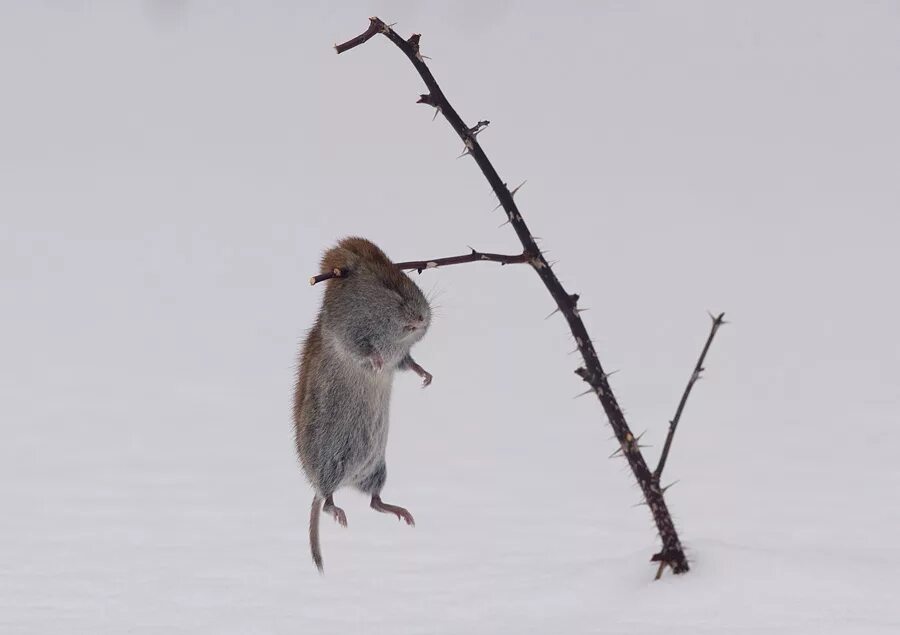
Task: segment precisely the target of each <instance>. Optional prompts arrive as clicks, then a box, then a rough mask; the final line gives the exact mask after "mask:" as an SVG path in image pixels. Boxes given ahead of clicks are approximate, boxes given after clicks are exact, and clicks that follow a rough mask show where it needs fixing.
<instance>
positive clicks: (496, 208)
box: [491, 203, 503, 212]
mask: <svg viewBox="0 0 900 635" xmlns="http://www.w3.org/2000/svg"><path fill="white" fill-rule="evenodd" d="M501 207H503V203H497V204H496V205H495V206H494V209H492V210H491V211H492V212H496V211H497V210H498V209H500V208H501Z"/></svg>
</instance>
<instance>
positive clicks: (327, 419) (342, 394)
mask: <svg viewBox="0 0 900 635" xmlns="http://www.w3.org/2000/svg"><path fill="white" fill-rule="evenodd" d="M323 353H324V355H322V357H321V358H320V359H319V360H318V361H319V364H318V368H310V369H309V371H311V372H312V375H311V377H314V380H313V381H311V382H310V383H309V385H308V394H307V395H306V400H305V403H304V407H303V410H302V413H301V418H302V420H303V421H302V422H301V424H302V425H301V430H302V431H301V435H300V439H299V442H300V446H301V447H300V458H301V462H302V464H303V468H304V471H305V472H306V474H307V477H308V478H309V480H310V481H311V482H312V484H313V486H314V487H315V489H316V490H317V493H318V494H319V495H320V496H328V495H330V494H332V493H333V492H334V491H335V490H336V489H338V488H340V487H344V486H356V487H359V488H360V489H363V490H365V491H368V490H370V489H372V487H371V483H372V482H375V484H376V485H377V489H379V490H380V484H379V479H380V483H382V484H383V480H384V474H383V473H384V470H385V467H384V453H385V448H386V447H387V437H388V408H389V405H390V397H391V385H392V383H393V378H394V369H395V367H394V366H393V365H391V366H388V365H386V366H385V368H384V369H383V370H382V371H381V372H379V373H376V372H374V371H373V370H372V369H371V368H367V367H365V366H364V365H362V364H361V363H360V362H358V361H357V360H355V359H353V358H352V357H350V356H348V355H346V354H344V353H343V352H342V351H340V350H336V349H335V348H334V347H333V346H329V345H327V344H326V346H324V347H323ZM379 475H380V476H379Z"/></svg>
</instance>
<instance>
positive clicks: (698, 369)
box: [653, 313, 725, 485]
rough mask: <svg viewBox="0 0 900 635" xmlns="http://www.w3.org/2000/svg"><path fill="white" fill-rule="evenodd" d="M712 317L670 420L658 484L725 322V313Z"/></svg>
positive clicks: (657, 474)
mask: <svg viewBox="0 0 900 635" xmlns="http://www.w3.org/2000/svg"><path fill="white" fill-rule="evenodd" d="M710 317H712V321H713V323H712V328H711V329H710V330H709V337H707V338H706V344H705V345H704V346H703V351H702V352H701V353H700V357H699V358H698V359H697V364H696V365H695V366H694V372H693V373H691V378H690V379H689V380H688V383H687V386H685V389H684V394H682V395H681V401H679V402H678V408H677V409H676V410H675V416H674V417H673V418H672V420H671V421H670V422H669V434H667V435H666V443H665V445H663V449H662V454H660V455H659V464H658V465H657V466H656V470H654V471H653V479H654V480H655V481H656V484H657V485H659V478H660V476H662V471H663V468H664V467H666V460H667V459H668V458H669V449H670V448H671V447H672V439H673V438H674V437H675V429H676V428H677V427H678V422H679V421H680V420H681V413H682V412H684V406H685V404H686V403H687V400H688V397H690V395H691V390H693V388H694V384H696V383H697V380H698V379H700V373H702V372H703V370H704V368H703V360H705V359H706V353H707V352H708V351H709V347H710V345H711V344H712V341H713V338H714V337H715V336H716V332H717V331H718V330H719V327H720V326H722V325H723V324H725V314H724V313H719V315H717V316H712V315H711V316H710Z"/></svg>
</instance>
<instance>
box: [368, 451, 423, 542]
mask: <svg viewBox="0 0 900 635" xmlns="http://www.w3.org/2000/svg"><path fill="white" fill-rule="evenodd" d="M386 480H387V467H386V466H385V464H384V461H381V462H380V463H379V464H378V465H377V466H376V467H375V469H374V470H372V472H370V473H369V474H368V475H366V476H365V477H363V478H362V479H360V480H359V482H357V484H356V486H357V488H359V489H360V490H361V491H363V492H365V493H366V494H370V495H371V496H372V503H371V505H370V506H371V507H372V509H374V510H375V511H377V512H382V513H383V514H394V515H395V516H396V517H397V518H398V519H399V520H403V521H406V524H407V525H409V526H410V527H415V525H416V521H415V520H414V519H413V515H412V514H410V513H409V511H408V510H407V509H405V508H403V507H400V506H398V505H390V504H388V503H385V502H384V501H382V500H381V489H382V488H383V487H384V482H385V481H386Z"/></svg>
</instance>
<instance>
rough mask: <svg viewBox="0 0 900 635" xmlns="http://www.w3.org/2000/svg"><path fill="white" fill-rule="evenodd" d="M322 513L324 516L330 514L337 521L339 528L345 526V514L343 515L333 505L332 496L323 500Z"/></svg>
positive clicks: (341, 511) (338, 508)
mask: <svg viewBox="0 0 900 635" xmlns="http://www.w3.org/2000/svg"><path fill="white" fill-rule="evenodd" d="M322 511H323V512H325V513H326V514H331V515H332V516H333V517H334V519H335V520H336V521H337V524H338V525H340V526H341V527H346V526H347V514H345V513H344V510H343V509H341V508H340V507H338V506H337V505H335V504H334V498H333V497H332V496H329V497H328V498H326V499H325V505H324V506H323V507H322Z"/></svg>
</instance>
